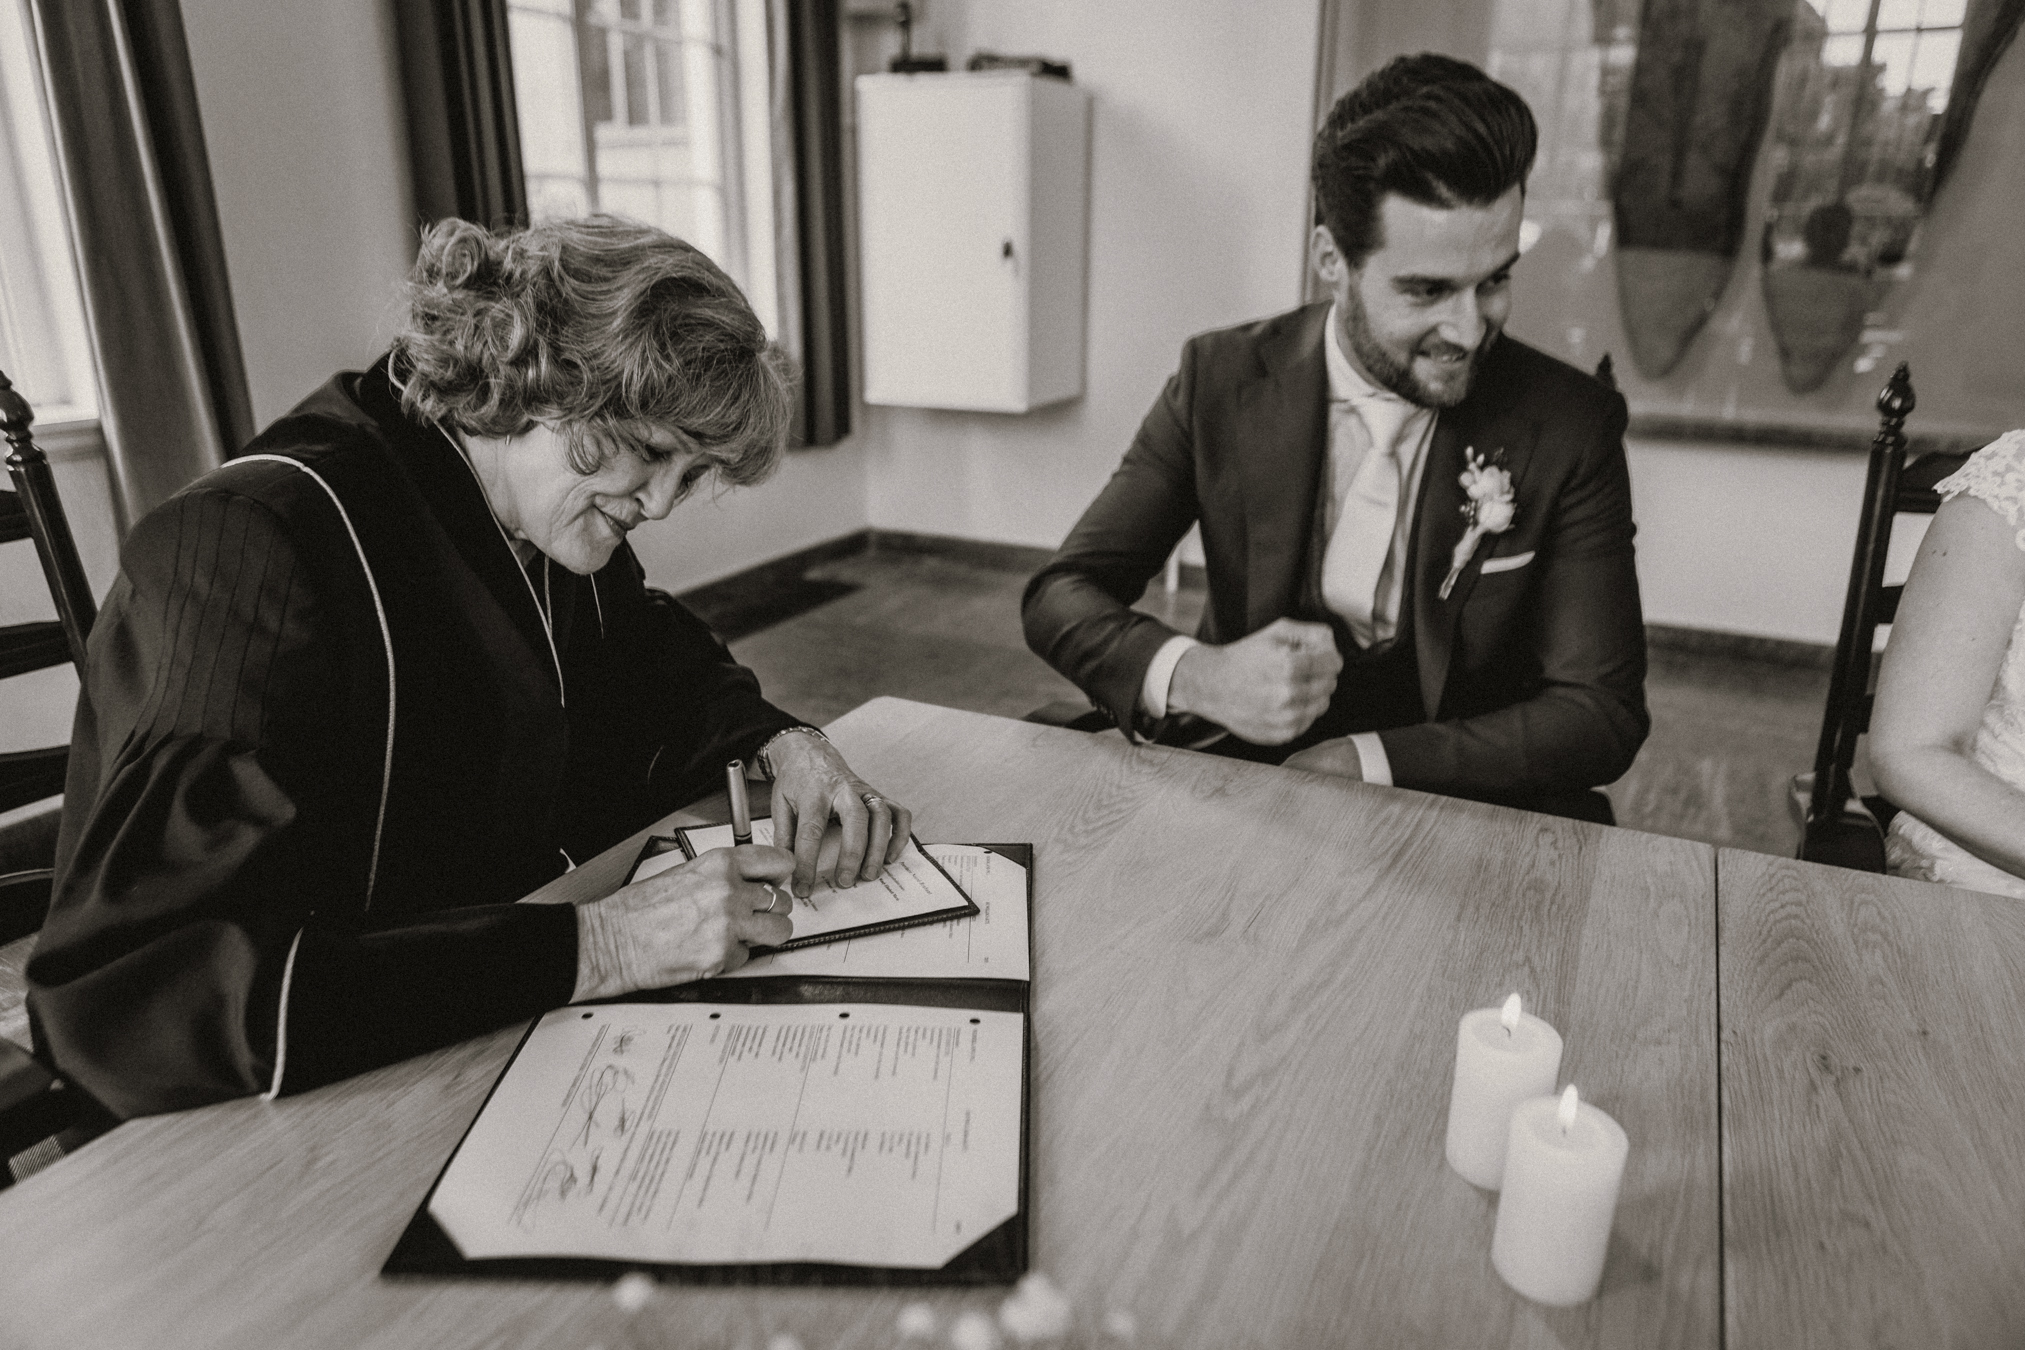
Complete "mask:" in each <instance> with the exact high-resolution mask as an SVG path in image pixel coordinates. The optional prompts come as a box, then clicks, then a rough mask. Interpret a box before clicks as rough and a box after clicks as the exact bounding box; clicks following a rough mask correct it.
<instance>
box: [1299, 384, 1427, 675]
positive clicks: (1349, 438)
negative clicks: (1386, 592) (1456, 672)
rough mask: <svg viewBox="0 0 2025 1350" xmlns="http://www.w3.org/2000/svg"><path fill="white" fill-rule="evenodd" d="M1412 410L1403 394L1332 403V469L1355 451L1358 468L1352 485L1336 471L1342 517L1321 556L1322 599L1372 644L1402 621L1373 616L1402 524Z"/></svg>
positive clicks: (1362, 640)
mask: <svg viewBox="0 0 2025 1350" xmlns="http://www.w3.org/2000/svg"><path fill="white" fill-rule="evenodd" d="M1413 412H1414V406H1413V405H1412V404H1411V403H1408V402H1407V401H1406V400H1405V399H1403V398H1398V397H1384V396H1376V397H1366V398H1359V399H1343V400H1333V401H1331V403H1330V404H1329V443H1330V444H1329V453H1330V463H1331V466H1332V469H1333V468H1334V467H1335V466H1338V465H1343V464H1346V463H1349V462H1352V461H1353V457H1354V461H1355V462H1356V464H1357V470H1356V473H1355V474H1354V475H1353V476H1351V478H1350V481H1349V483H1348V484H1345V483H1344V482H1343V481H1342V477H1343V475H1342V474H1341V473H1335V474H1334V475H1333V479H1334V481H1333V486H1334V488H1335V490H1336V512H1335V516H1336V522H1335V525H1334V527H1333V528H1332V529H1331V530H1330V532H1329V544H1328V547H1327V548H1326V549H1325V550H1324V551H1323V554H1322V599H1323V602H1324V603H1325V604H1327V605H1328V606H1329V609H1330V610H1331V611H1332V612H1334V613H1336V614H1339V615H1341V616H1342V618H1343V621H1344V622H1345V623H1347V624H1348V625H1349V626H1350V633H1351V636H1353V637H1355V638H1356V639H1357V641H1358V642H1359V643H1360V644H1361V645H1363V646H1367V647H1368V646H1370V645H1371V644H1372V642H1373V641H1374V640H1377V641H1382V640H1384V639H1385V638H1389V637H1391V636H1392V633H1393V631H1394V629H1395V627H1396V621H1395V622H1393V623H1384V624H1382V625H1381V624H1380V622H1379V618H1378V617H1374V615H1375V611H1376V609H1377V600H1378V596H1379V594H1380V587H1381V586H1382V585H1383V584H1384V583H1385V581H1386V580H1387V579H1388V578H1387V576H1386V572H1387V569H1388V567H1390V566H1391V563H1392V537H1393V531H1394V530H1395V529H1396V528H1397V526H1398V523H1399V495H1400V493H1399V488H1400V483H1399V432H1400V428H1401V427H1403V426H1404V425H1405V424H1406V421H1407V419H1408V418H1409V417H1411V416H1412V415H1413ZM1358 449H1361V450H1362V454H1361V455H1358V454H1357V453H1356V452H1357V450H1358ZM1380 617H1382V616H1380ZM1381 626H1382V627H1383V629H1384V631H1383V632H1380V631H1378V630H1379V628H1380V627H1381Z"/></svg>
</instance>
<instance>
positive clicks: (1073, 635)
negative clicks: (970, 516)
mask: <svg viewBox="0 0 2025 1350" xmlns="http://www.w3.org/2000/svg"><path fill="white" fill-rule="evenodd" d="M1194 352H1195V346H1194V344H1193V343H1191V344H1190V345H1189V346H1188V347H1187V348H1184V349H1183V352H1182V360H1181V369H1180V370H1179V371H1178V372H1176V374H1175V375H1174V376H1173V378H1171V379H1170V380H1168V382H1167V387H1166V388H1165V389H1164V390H1162V391H1161V395H1160V398H1159V400H1158V401H1157V402H1156V403H1155V404H1154V405H1153V408H1152V410H1151V411H1150V412H1148V413H1147V414H1146V420H1145V421H1144V422H1143V423H1141V425H1140V427H1139V434H1138V435H1137V436H1136V437H1134V438H1133V441H1132V445H1131V448H1130V449H1128V450H1127V451H1126V452H1125V458H1124V460H1123V461H1122V462H1121V463H1120V464H1119V466H1118V469H1117V471H1116V472H1115V473H1113V474H1112V475H1111V481H1110V482H1109V483H1107V484H1105V486H1104V490H1103V491H1102V492H1100V493H1099V494H1098V495H1097V499H1096V500H1095V501H1093V502H1092V503H1090V506H1089V509H1088V510H1086V511H1084V512H1083V517H1082V519H1081V520H1078V521H1077V522H1076V525H1075V528H1073V529H1072V530H1070V531H1069V536H1068V538H1067V539H1065V540H1064V541H1063V542H1062V547H1061V548H1060V549H1059V550H1058V551H1057V552H1056V554H1055V556H1054V558H1053V559H1051V560H1050V561H1049V563H1048V565H1047V566H1046V567H1043V568H1042V569H1041V570H1040V571H1039V572H1038V573H1036V574H1035V576H1034V578H1033V580H1032V581H1030V582H1028V583H1027V589H1026V595H1025V597H1024V599H1023V600H1022V601H1021V603H1020V617H1021V620H1022V623H1023V624H1024V626H1025V629H1026V638H1027V646H1028V647H1030V648H1032V649H1033V651H1034V654H1035V655H1037V656H1039V657H1040V658H1041V659H1042V660H1044V661H1046V662H1047V663H1048V664H1049V665H1051V666H1053V667H1054V668H1055V669H1056V670H1058V671H1060V672H1061V673H1062V674H1063V675H1065V676H1067V677H1068V678H1069V679H1070V680H1071V681H1073V682H1074V683H1075V684H1076V686H1077V687H1078V688H1080V689H1081V690H1082V691H1083V692H1084V693H1086V694H1088V695H1089V696H1090V700H1091V702H1093V703H1095V704H1096V705H1097V706H1098V707H1099V708H1102V709H1103V710H1104V711H1105V712H1106V713H1108V714H1109V715H1110V716H1111V718H1112V719H1113V720H1114V721H1116V722H1117V723H1118V724H1119V725H1120V726H1123V727H1132V726H1133V725H1134V724H1135V720H1136V719H1135V714H1136V712H1137V709H1138V704H1139V689H1140V685H1141V683H1142V682H1143V681H1144V680H1145V677H1146V668H1147V667H1148V666H1149V665H1151V664H1152V662H1153V657H1154V655H1155V653H1157V652H1158V651H1159V650H1160V648H1161V646H1162V645H1163V644H1164V643H1166V641H1167V640H1168V639H1169V638H1171V637H1174V636H1175V631H1174V630H1173V629H1171V628H1169V627H1168V626H1167V625H1166V624H1164V623H1161V622H1160V621H1159V620H1158V619H1155V618H1153V617H1152V616H1151V615H1147V614H1142V613H1140V612H1138V611H1137V610H1134V609H1133V608H1132V605H1133V604H1134V603H1135V602H1137V601H1138V599H1139V597H1140V596H1142V595H1144V594H1145V593H1146V583H1147V582H1148V581H1149V580H1151V579H1152V577H1153V576H1154V574H1156V573H1157V572H1159V571H1160V569H1161V568H1162V567H1163V566H1164V565H1165V564H1166V562H1167V556H1168V554H1170V553H1172V552H1173V551H1174V546H1175V545H1176V544H1178V543H1180V542H1181V538H1182V536H1183V535H1185V534H1187V533H1188V529H1189V527H1190V526H1191V525H1193V524H1194V523H1195V521H1196V518H1197V515H1198V514H1199V511H1200V506H1199V503H1198V500H1197V497H1196V490H1195V454H1194V440H1193V436H1192V435H1191V432H1190V426H1191V417H1190V411H1189V408H1190V401H1191V397H1192V394H1193V389H1194V368H1195V360H1194Z"/></svg>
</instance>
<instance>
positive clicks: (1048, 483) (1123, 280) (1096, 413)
mask: <svg viewBox="0 0 2025 1350" xmlns="http://www.w3.org/2000/svg"><path fill="white" fill-rule="evenodd" d="M927 20H928V24H929V26H930V28H929V40H928V41H927V42H917V44H916V45H917V49H918V50H946V51H947V52H948V53H949V55H950V57H951V59H952V64H953V65H958V66H959V67H960V64H961V62H962V60H963V59H964V58H965V57H967V56H968V55H969V54H970V52H972V51H973V50H976V49H979V48H985V49H989V50H993V51H1000V52H1038V53H1041V54H1043V55H1046V56H1051V57H1058V58H1063V59H1066V60H1068V61H1070V62H1071V63H1072V64H1073V65H1074V68H1075V77H1076V82H1077V83H1078V84H1080V85H1082V86H1084V87H1085V88H1087V89H1089V90H1090V91H1091V93H1092V95H1093V96H1094V104H1093V110H1092V114H1093V131H1092V166H1091V219H1090V248H1091V253H1090V301H1089V304H1090V312H1089V356H1088V361H1089V365H1088V369H1087V380H1086V388H1087V390H1088V392H1087V393H1086V394H1085V395H1084V396H1083V397H1082V398H1080V399H1076V400H1073V401H1071V402H1069V403H1066V404H1061V405H1057V406H1055V407H1052V408H1047V409H1043V410H1041V411H1039V412H1034V413H1029V414H1026V415H1024V416H1002V415H994V414H984V413H950V412H931V411H926V410H920V409H911V408H873V407H866V406H863V405H861V406H860V407H859V408H858V415H859V417H860V418H861V423H860V425H861V427H862V431H861V433H860V436H859V440H860V441H861V442H862V443H863V445H864V447H865V449H864V453H865V457H866V465H867V470H868V482H869V489H870V497H869V501H870V517H871V523H872V524H873V525H874V526H878V527H881V528H886V529H897V530H913V531H920V532H923V533H931V534H949V535H958V536H963V537H966V538H976V539H988V540H996V541H1000V542H1009V543H1018V544H1034V545H1043V546H1047V547H1053V546H1054V545H1055V544H1057V543H1059V542H1061V538H1062V536H1063V535H1064V534H1065V533H1066V532H1067V531H1068V528H1069V526H1070V525H1071V524H1073V523H1074V521H1075V519H1076V517H1077V516H1078V515H1080V514H1081V513H1082V510H1083V508H1084V507H1085V506H1086V505H1088V504H1089V501H1090V498H1091V497H1093V496H1095V495H1096V493H1097V490H1098V489H1099V488H1100V487H1102V486H1103V484H1104V481H1105V479H1106V478H1108V477H1109V476H1110V473H1111V470H1112V469H1113V468H1115V467H1116V466H1117V463H1118V459H1119V456H1121V455H1122V454H1124V452H1125V447H1126V445H1127V444H1128V443H1129V442H1130V441H1131V439H1132V435H1133V432H1134V431H1136V430H1137V429H1138V426H1139V421H1140V419H1141V418H1142V417H1144V416H1145V414H1146V410H1147V408H1148V407H1150V406H1151V405H1152V403H1153V400H1154V398H1155V396H1156V395H1158V393H1159V392H1160V388H1161V385H1162V384H1163V383H1164V382H1165V381H1166V379H1167V377H1168V375H1170V374H1171V373H1172V372H1173V370H1174V366H1175V362H1176V359H1177V358H1178V357H1179V355H1180V351H1181V344H1182V342H1183V340H1184V339H1186V338H1187V337H1188V336H1189V335H1190V334H1192V333H1197V332H1200V331H1202V330H1203V329H1206V328H1215V327H1220V326H1222V325H1225V324H1232V323H1238V322H1242V321H1244V320H1246V319H1251V318H1256V317H1259V316H1262V315H1266V314H1271V313H1274V312H1276V311H1279V310H1282V309H1286V308H1288V307H1290V306H1292V305H1295V304H1298V303H1299V302H1300V298H1301V262H1300V259H1301V241H1302V237H1303V235H1304V234H1305V231H1304V230H1303V228H1302V212H1303V211H1304V209H1305V206H1306V201H1307V160H1308V137H1309V131H1310V126H1311V118H1312V116H1313V107H1312V104H1313V98H1314V82H1315V44H1316V35H1317V31H1318V24H1319V18H1318V11H1317V8H1316V5H1315V3H1314V0H1256V3H1252V4H1246V5H1233V4H1229V3H1227V2H1225V0H1186V2H1185V3H1184V2H1182V0H1108V2H1107V3H1104V4H1088V3H1082V2H1080V0H1026V2H1024V3H1012V0H933V3H931V4H930V5H929V6H928V8H927ZM861 68H871V67H870V66H861Z"/></svg>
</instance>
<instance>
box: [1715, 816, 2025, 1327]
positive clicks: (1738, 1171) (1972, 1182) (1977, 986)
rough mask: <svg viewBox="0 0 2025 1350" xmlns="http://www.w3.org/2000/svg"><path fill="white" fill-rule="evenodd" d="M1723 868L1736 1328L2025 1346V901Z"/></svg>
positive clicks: (1749, 860) (1730, 1272) (1796, 870)
mask: <svg viewBox="0 0 2025 1350" xmlns="http://www.w3.org/2000/svg"><path fill="white" fill-rule="evenodd" d="M1717 878H1718V881H1719V883H1720V885H1719V887H1718V890H1719V894H1720V897H1721V910H1720V913H1721V924H1722V927H1721V932H1722V945H1721V962H1722V965H1721V1006H1722V1057H1723V1059H1722V1090H1723V1101H1722V1129H1723V1197H1724V1207H1723V1271H1724V1277H1723V1282H1724V1289H1725V1308H1726V1313H1727V1316H1726V1319H1725V1320H1726V1322H1727V1325H1728V1335H1727V1336H1726V1338H1725V1343H1726V1344H1727V1345H1728V1346H1730V1347H1731V1348H1732V1350H1756V1348H1757V1347H1764V1348H1765V1350H1783V1347H1787V1346H1817V1345H1818V1346H1836V1347H1855V1346H1920V1347H1929V1346H1932V1347H1940V1346H1959V1347H1965V1348H1966V1347H1985V1346H1987V1347H2016V1346H2025V906H2021V905H2020V904H2019V903H2018V902H2017V901H2016V900H2013V899H2006V898H2003V897H1999V896H1994V895H1980V894H1976V893H1974V892H1970V891H1960V890H1955V889H1953V888H1951V887H1947V886H1932V885H1928V884H1926V883H1924V882H1917V881H1901V880H1899V879H1897V878H1895V877H1880V876H1871V875H1867V874H1864V873H1860V872H1846V871H1840V870H1837V869H1835V868H1829V867H1816V866H1813V865H1811V864H1808V863H1799V862H1789V861H1787V860H1785V859H1783V858H1771V857H1767V856H1765V855H1764V854H1760V853H1743V852H1738V851H1734V850H1730V849H1725V850H1723V852H1722V854H1721V856H1720V858H1719V859H1718V862H1717Z"/></svg>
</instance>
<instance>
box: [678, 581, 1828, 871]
mask: <svg viewBox="0 0 2025 1350" xmlns="http://www.w3.org/2000/svg"><path fill="white" fill-rule="evenodd" d="M1029 570H1030V569H1029V568H1028V567H1026V566H1024V565H1018V564H1017V563H1015V562H1012V561H1008V562H1007V563H1006V564H1005V565H994V564H993V563H991V562H989V561H975V560H967V559H963V558H955V557H949V556H937V555H934V554H922V553H918V552H913V551H902V552H888V551H874V552H871V553H866V554H860V555H858V556H854V557H846V558H840V559H836V560H834V561H830V562H826V563H822V564H819V565H817V566H815V567H813V568H811V569H809V571H808V573H807V576H808V584H807V585H806V586H805V587H804V590H805V592H806V594H805V596H804V599H803V602H802V603H804V604H806V605H808V606H810V607H808V608H806V609H802V610H801V612H799V613H793V612H792V611H793V610H795V609H796V608H797V606H796V605H795V604H794V603H787V604H785V605H784V604H782V603H781V602H780V600H779V598H778V594H777V592H778V587H777V586H776V587H775V591H776V594H775V595H774V596H773V597H770V598H769V599H768V600H767V601H766V602H765V603H764V604H763V605H761V606H760V607H759V608H757V609H751V610H748V611H746V612H745V613H744V614H743V616H741V614H740V612H739V607H738V605H737V604H736V603H731V602H728V601H727V599H726V597H724V596H722V595H720V596H718V597H716V599H717V612H715V613H711V612H709V611H710V607H708V606H706V607H705V608H706V613H707V614H708V617H710V618H711V619H712V621H713V622H714V623H716V624H717V625H718V627H719V631H721V632H726V633H727V634H731V635H734V636H733V637H732V650H733V652H734V653H735V654H736V655H737V656H738V658H739V659H740V660H741V661H744V662H745V663H746V664H747V665H750V666H751V667H752V668H753V669H754V670H756V671H758V672H759V676H760V681H761V683H762V685H763V687H764V688H765V690H766V692H767V695H768V697H769V698H771V699H772V700H773V701H774V702H775V703H777V704H779V705H780V706H782V707H784V708H786V709H788V710H790V711H791V712H794V713H796V714H798V715H799V716H802V717H806V718H808V719H810V720H811V721H815V722H825V721H828V720H829V719H831V718H833V717H836V716H839V715H840V714H842V713H845V712H847V711H849V710H850V709H852V708H855V707H856V706H858V705H859V704H860V703H863V702H864V701H865V700H866V699H869V698H874V697H876V696H878V695H881V694H894V695H898V696H900V697H903V698H910V699H918V700H920V701H922V702H926V703H940V704H943V705H945V706H948V707H953V708H967V709H970V710H972V711H976V712H987V713H997V714H1000V715H1002V716H1007V717H1019V716H1022V715H1024V714H1025V713H1027V712H1029V711H1031V710H1032V709H1034V708H1037V707H1039V706H1041V705H1043V704H1046V703H1050V702H1053V701H1055V700H1057V699H1073V698H1080V697H1081V695H1080V694H1079V693H1078V692H1077V690H1076V689H1075V687H1074V686H1073V685H1071V684H1070V683H1069V682H1068V681H1066V680H1064V679H1062V678H1061V677H1060V676H1059V675H1056V674H1055V673H1054V672H1053V671H1052V670H1050V669H1049V668H1048V667H1047V666H1045V665H1044V664H1042V662H1041V661H1040V659H1039V658H1038V657H1035V656H1034V655H1033V654H1032V653H1030V652H1028V651H1027V647H1026V643H1025V641H1024V640H1023V639H1022V637H1021V635H1020V621H1019V598H1020V592H1021V590H1022V589H1023V587H1024V586H1025V584H1026V579H1027V575H1028V572H1029ZM732 599H733V600H735V597H733V598H732ZM1167 599H1168V598H1167V597H1166V596H1165V595H1164V594H1163V593H1161V591H1160V590H1159V588H1158V585H1157V584H1156V586H1155V588H1154V590H1153V592H1152V593H1151V595H1150V596H1149V598H1148V601H1147V602H1146V603H1145V604H1143V605H1142V608H1145V609H1147V610H1149V611H1150V612H1153V613H1157V614H1160V615H1161V616H1162V617H1163V618H1165V619H1167V620H1168V621H1169V622H1171V623H1173V624H1174V625H1175V626H1176V627H1179V628H1181V629H1183V630H1184V631H1186V630H1189V629H1192V628H1193V627H1194V624H1195V618H1196V615H1197V614H1198V613H1199V611H1200V609H1201V605H1202V597H1201V593H1200V591H1198V590H1192V589H1190V588H1186V587H1185V588H1184V589H1183V590H1181V591H1180V592H1178V593H1177V594H1176V595H1175V596H1174V597H1173V601H1172V603H1171V605H1170V604H1169V603H1167ZM783 611H787V612H789V614H790V616H789V617H785V618H782V617H780V615H781V613H782V612H783ZM741 617H742V618H743V621H741ZM762 624H764V625H766V626H759V625H762ZM1827 687H1828V676H1827V672H1826V671H1825V670H1816V669H1809V668H1803V667H1797V666H1793V665H1789V664H1782V663H1779V662H1777V661H1770V660H1765V661H1760V660H1751V659H1743V658H1739V657H1735V656H1725V655H1714V654H1708V653H1700V652H1690V651H1681V650H1675V649H1674V648H1672V647H1670V646H1669V647H1658V646H1656V647H1655V649H1654V650H1653V652H1652V663H1651V674H1650V675H1649V677H1648V679H1647V682H1646V698H1647V701H1648V703H1649V704H1650V706H1651V709H1652V723H1653V725H1652V735H1651V736H1650V738H1649V739H1648V740H1647V741H1646V743H1645V748H1644V749H1643V750H1642V751H1641V752H1640V754H1639V757H1638V761H1637V762H1636V763H1635V764H1634V765H1633V766H1632V768H1631V772H1630V773H1628V774H1626V775H1625V776H1624V777H1623V778H1622V779H1621V780H1619V781H1618V782H1617V783H1615V784H1613V785H1612V786H1611V787H1610V788H1609V789H1608V791H1609V794H1610V799H1611V802H1612V803H1613V804H1614V806H1615V808H1616V811H1617V820H1618V823H1619V824H1620V825H1626V826H1629V827H1631V828H1633V829H1639V830H1648V831H1651V832H1653V833H1655V834H1667V835H1674V836H1677V837H1681V838H1687V839H1697V840H1702V841H1704V842H1707V843H1712V844H1718V845H1725V846H1728V847H1733V848H1746V849H1753V850H1756V851H1758V852H1763V853H1777V854H1784V855H1786V856H1789V857H1790V856H1792V853H1793V850H1794V848H1795V846H1796V845H1797V843H1798V840H1799V828H1798V826H1797V825H1796V824H1795V822H1794V819H1793V815H1792V811H1791V808H1790V807H1789V806H1788V804H1787V800H1786V794H1787V784H1788V783H1789V781H1790V780H1791V779H1792V777H1793V775H1794V774H1795V773H1798V772H1800V771H1802V770H1803V769H1805V768H1807V767H1808V766H1809V765H1810V764H1811V763H1812V761H1813V757H1814V743H1815V738H1816V736H1817V735H1818V734H1819V730H1820V725H1821V708H1822V702H1823V700H1824V698H1825V697H1826V694H1827Z"/></svg>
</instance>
